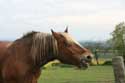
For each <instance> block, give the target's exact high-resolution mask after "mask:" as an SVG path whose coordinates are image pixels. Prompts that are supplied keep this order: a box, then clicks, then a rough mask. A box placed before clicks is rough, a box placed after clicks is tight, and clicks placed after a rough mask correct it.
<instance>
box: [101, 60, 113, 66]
mask: <svg viewBox="0 0 125 83" xmlns="http://www.w3.org/2000/svg"><path fill="white" fill-rule="evenodd" d="M102 65H112V61H111V60H108V61H105V62H104V63H103V64H102Z"/></svg>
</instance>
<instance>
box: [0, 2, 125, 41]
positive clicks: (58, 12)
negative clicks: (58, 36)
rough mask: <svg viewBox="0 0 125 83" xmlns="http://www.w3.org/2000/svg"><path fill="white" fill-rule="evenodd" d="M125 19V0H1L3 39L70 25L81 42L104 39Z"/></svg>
mask: <svg viewBox="0 0 125 83" xmlns="http://www.w3.org/2000/svg"><path fill="white" fill-rule="evenodd" d="M124 20H125V0H0V40H9V39H12V40H15V39H17V38H19V37H21V36H22V35H23V34H24V33H26V32H28V31H32V30H36V31H41V32H49V33H50V29H51V28H52V29H54V30H55V31H64V29H65V27H66V26H69V33H70V34H71V35H72V36H74V37H75V39H77V40H79V41H81V40H92V41H95V40H99V41H102V40H106V39H108V38H110V33H111V32H112V31H113V30H114V27H115V25H116V24H118V23H119V22H122V21H124Z"/></svg>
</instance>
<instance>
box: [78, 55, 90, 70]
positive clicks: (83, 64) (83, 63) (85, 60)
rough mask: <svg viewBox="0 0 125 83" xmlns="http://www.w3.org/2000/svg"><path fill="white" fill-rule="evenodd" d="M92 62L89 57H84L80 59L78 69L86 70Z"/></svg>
mask: <svg viewBox="0 0 125 83" xmlns="http://www.w3.org/2000/svg"><path fill="white" fill-rule="evenodd" d="M91 62H92V57H91V56H86V57H83V58H81V59H80V66H79V67H80V68H82V69H87V68H88V67H89V63H91Z"/></svg>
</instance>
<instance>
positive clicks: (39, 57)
mask: <svg viewBox="0 0 125 83" xmlns="http://www.w3.org/2000/svg"><path fill="white" fill-rule="evenodd" d="M51 32H52V34H50V33H43V32H36V31H32V32H29V33H27V34H26V35H24V36H23V37H21V38H19V39H17V40H15V41H14V42H12V43H11V44H10V45H7V48H6V47H5V49H6V51H5V52H4V57H5V58H4V60H2V68H1V70H0V72H1V73H0V76H1V83H37V80H38V78H39V76H40V75H41V67H43V66H44V65H45V64H47V63H48V62H50V61H53V60H55V59H58V60H59V61H61V62H62V63H64V64H70V65H74V66H77V67H79V68H84V69H87V68H88V65H89V63H91V61H92V57H93V55H92V53H91V51H89V50H88V49H86V48H84V47H82V46H81V45H80V44H79V43H78V42H77V41H75V40H74V39H73V38H72V37H71V35H70V34H69V33H68V29H66V30H65V31H64V32H55V31H53V30H52V29H51ZM0 56H1V55H0Z"/></svg>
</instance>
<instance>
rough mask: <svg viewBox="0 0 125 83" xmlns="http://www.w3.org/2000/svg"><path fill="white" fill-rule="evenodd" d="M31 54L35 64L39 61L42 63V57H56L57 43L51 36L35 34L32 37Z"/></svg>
mask: <svg viewBox="0 0 125 83" xmlns="http://www.w3.org/2000/svg"><path fill="white" fill-rule="evenodd" d="M31 54H32V58H33V59H34V62H35V64H37V63H39V62H40V61H43V62H44V60H45V59H44V57H47V56H57V55H58V46H57V41H56V40H55V38H54V37H53V36H52V35H51V34H48V33H36V34H34V35H33V42H32V47H31ZM41 64H42V63H41Z"/></svg>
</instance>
